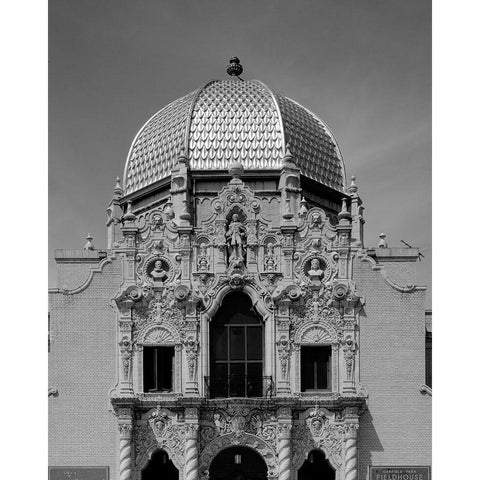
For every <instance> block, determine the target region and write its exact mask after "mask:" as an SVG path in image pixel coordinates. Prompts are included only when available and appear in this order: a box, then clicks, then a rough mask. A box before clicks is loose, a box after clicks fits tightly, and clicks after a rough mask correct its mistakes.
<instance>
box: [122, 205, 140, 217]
mask: <svg viewBox="0 0 480 480" xmlns="http://www.w3.org/2000/svg"><path fill="white" fill-rule="evenodd" d="M136 218H137V217H136V216H135V214H134V213H133V212H132V202H128V204H127V213H126V214H125V215H124V216H123V219H124V220H125V221H127V222H134V221H135V219H136Z"/></svg>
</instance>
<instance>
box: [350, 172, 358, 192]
mask: <svg viewBox="0 0 480 480" xmlns="http://www.w3.org/2000/svg"><path fill="white" fill-rule="evenodd" d="M350 180H351V182H350V186H349V187H348V193H350V194H354V193H357V191H358V187H357V184H356V183H355V177H354V176H352V177H350Z"/></svg>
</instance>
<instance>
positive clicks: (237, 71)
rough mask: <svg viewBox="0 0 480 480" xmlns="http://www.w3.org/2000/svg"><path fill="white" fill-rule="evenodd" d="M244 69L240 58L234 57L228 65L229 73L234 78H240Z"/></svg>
mask: <svg viewBox="0 0 480 480" xmlns="http://www.w3.org/2000/svg"><path fill="white" fill-rule="evenodd" d="M242 72H243V67H242V65H240V60H239V58H238V57H232V58H231V59H230V63H229V65H227V73H228V74H229V75H231V76H232V77H238V76H240V75H241V74H242Z"/></svg>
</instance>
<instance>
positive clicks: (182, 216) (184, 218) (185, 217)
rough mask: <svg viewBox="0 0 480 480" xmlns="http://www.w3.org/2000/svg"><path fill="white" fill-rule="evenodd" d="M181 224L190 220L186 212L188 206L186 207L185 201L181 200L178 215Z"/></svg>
mask: <svg viewBox="0 0 480 480" xmlns="http://www.w3.org/2000/svg"><path fill="white" fill-rule="evenodd" d="M178 217H179V218H180V220H182V222H186V223H188V221H189V220H190V213H189V212H188V206H187V201H186V200H183V209H182V211H181V212H180V215H179V216H178Z"/></svg>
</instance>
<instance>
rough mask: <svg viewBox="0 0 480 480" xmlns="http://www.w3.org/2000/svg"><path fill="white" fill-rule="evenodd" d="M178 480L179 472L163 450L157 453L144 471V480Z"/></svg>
mask: <svg viewBox="0 0 480 480" xmlns="http://www.w3.org/2000/svg"><path fill="white" fill-rule="evenodd" d="M159 478H161V479H162V480H178V470H177V469H176V468H175V465H174V464H173V462H172V461H171V460H170V459H169V458H168V455H167V453H166V452H164V451H163V450H158V451H156V452H155V453H154V454H153V455H152V458H151V459H150V461H149V462H148V464H147V466H146V467H145V468H144V469H143V470H142V480H158V479H159Z"/></svg>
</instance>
